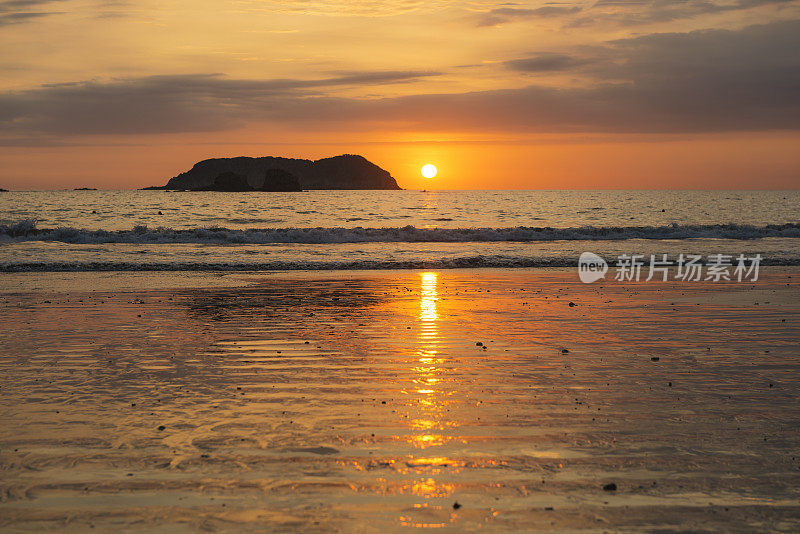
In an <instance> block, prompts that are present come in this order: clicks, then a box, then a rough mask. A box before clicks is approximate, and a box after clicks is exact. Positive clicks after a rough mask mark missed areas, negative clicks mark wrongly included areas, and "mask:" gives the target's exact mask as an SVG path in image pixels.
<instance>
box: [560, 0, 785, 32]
mask: <svg viewBox="0 0 800 534" xmlns="http://www.w3.org/2000/svg"><path fill="white" fill-rule="evenodd" d="M789 5H798V2H797V0H733V1H721V2H715V1H711V0H682V1H679V2H674V1H666V0H598V2H597V3H595V4H594V5H593V6H592V7H591V8H590V9H588V10H585V11H584V12H583V13H582V16H580V17H577V18H575V19H574V20H573V21H571V22H570V23H569V24H568V25H569V26H585V25H587V24H593V23H598V22H610V23H613V24H619V25H622V26H638V25H644V24H653V23H659V22H661V23H663V22H671V21H675V20H681V19H689V18H693V17H699V16H702V15H709V14H715V13H724V12H729V11H741V10H746V9H754V8H760V7H765V6H777V7H784V6H789Z"/></svg>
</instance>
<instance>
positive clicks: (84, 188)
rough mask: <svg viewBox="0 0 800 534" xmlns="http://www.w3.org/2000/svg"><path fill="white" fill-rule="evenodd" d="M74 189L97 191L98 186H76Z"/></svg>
mask: <svg viewBox="0 0 800 534" xmlns="http://www.w3.org/2000/svg"><path fill="white" fill-rule="evenodd" d="M73 191H97V188H96V187H76V188H75V189H73Z"/></svg>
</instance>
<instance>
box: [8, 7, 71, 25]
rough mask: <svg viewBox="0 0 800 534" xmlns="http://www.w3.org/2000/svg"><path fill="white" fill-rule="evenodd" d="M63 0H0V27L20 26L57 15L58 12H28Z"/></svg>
mask: <svg viewBox="0 0 800 534" xmlns="http://www.w3.org/2000/svg"><path fill="white" fill-rule="evenodd" d="M61 1H63V0H0V27H2V26H8V25H10V24H20V23H23V22H29V21H32V20H35V19H39V18H42V17H46V16H49V15H59V14H61V12H60V11H30V10H31V9H37V8H40V7H42V6H44V5H46V4H52V3H54V2H61Z"/></svg>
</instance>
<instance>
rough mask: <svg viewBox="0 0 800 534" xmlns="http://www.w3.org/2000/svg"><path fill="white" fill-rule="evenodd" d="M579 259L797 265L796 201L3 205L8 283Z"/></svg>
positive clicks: (602, 194) (536, 195) (60, 197)
mask: <svg viewBox="0 0 800 534" xmlns="http://www.w3.org/2000/svg"><path fill="white" fill-rule="evenodd" d="M584 251H590V252H594V253H596V254H598V255H600V256H602V257H604V258H607V259H610V260H612V261H613V259H614V258H615V257H618V256H619V255H621V254H642V255H644V256H645V257H648V255H649V254H656V255H661V254H668V255H669V256H670V257H672V256H677V255H678V254H681V253H684V254H698V255H701V256H704V257H706V256H709V255H712V254H730V255H734V256H735V255H738V254H747V255H748V256H752V255H755V254H760V255H761V256H762V264H764V265H800V192H798V191H308V192H301V193H266V192H250V193H215V192H167V191H12V192H5V193H2V194H0V270H1V271H4V272H23V271H39V272H49V271H254V270H349V269H409V268H410V269H414V268H425V269H443V268H460V267H565V266H573V265H576V264H577V258H578V256H579V255H580V254H581V253H582V252H584Z"/></svg>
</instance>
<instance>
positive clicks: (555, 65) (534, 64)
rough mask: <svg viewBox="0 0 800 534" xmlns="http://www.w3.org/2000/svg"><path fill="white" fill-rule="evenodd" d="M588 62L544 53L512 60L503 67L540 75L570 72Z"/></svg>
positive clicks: (565, 55) (562, 55)
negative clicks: (541, 73)
mask: <svg viewBox="0 0 800 534" xmlns="http://www.w3.org/2000/svg"><path fill="white" fill-rule="evenodd" d="M589 61H590V60H589V59H584V58H576V57H573V56H569V55H567V54H552V53H545V54H537V55H535V56H531V57H526V58H522V59H512V60H509V61H506V62H505V65H506V66H507V67H509V68H511V69H513V70H516V71H520V72H531V73H540V72H558V71H565V70H571V69H573V68H575V67H577V66H580V65H584V64H586V63H588V62H589Z"/></svg>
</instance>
